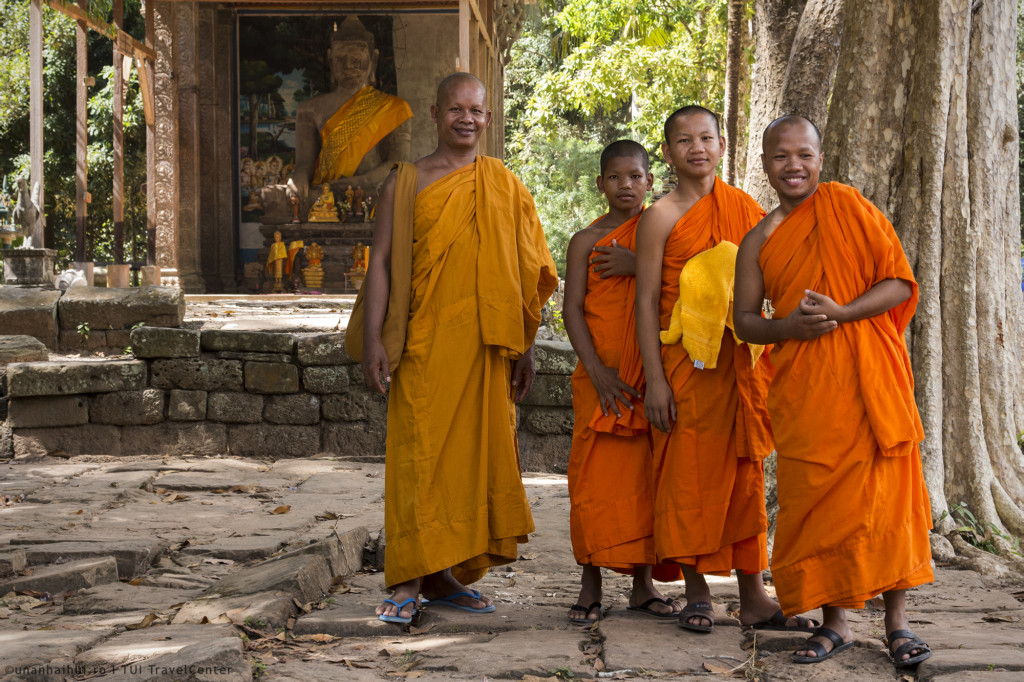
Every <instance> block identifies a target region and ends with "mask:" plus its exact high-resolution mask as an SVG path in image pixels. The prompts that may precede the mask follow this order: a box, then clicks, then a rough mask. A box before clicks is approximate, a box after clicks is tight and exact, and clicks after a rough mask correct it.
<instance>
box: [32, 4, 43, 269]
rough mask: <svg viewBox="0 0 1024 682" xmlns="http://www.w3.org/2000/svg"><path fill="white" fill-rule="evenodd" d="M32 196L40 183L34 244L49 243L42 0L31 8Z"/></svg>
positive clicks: (38, 247) (40, 245) (39, 247)
mask: <svg viewBox="0 0 1024 682" xmlns="http://www.w3.org/2000/svg"><path fill="white" fill-rule="evenodd" d="M28 51H29V86H28V88H29V89H28V109H29V180H28V189H29V192H30V195H29V196H32V197H33V198H36V196H37V195H36V194H35V191H36V190H35V188H36V185H38V186H39V194H38V199H39V210H40V212H42V214H43V220H41V221H40V222H38V223H37V226H38V227H39V228H40V229H35V230H33V231H32V235H31V237H32V246H33V248H36V249H41V248H43V247H44V246H45V244H44V241H45V240H44V238H43V230H42V229H41V228H42V225H43V222H44V221H45V219H46V208H45V207H46V199H45V193H44V192H43V6H42V3H41V2H40V0H32V4H31V6H30V7H29V30H28Z"/></svg>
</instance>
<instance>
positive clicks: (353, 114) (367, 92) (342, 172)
mask: <svg viewBox="0 0 1024 682" xmlns="http://www.w3.org/2000/svg"><path fill="white" fill-rule="evenodd" d="M410 118H412V109H410V108H409V105H408V103H406V101H405V100H404V99H401V98H400V97H395V96H394V95H388V94H386V93H383V92H381V91H380V90H377V89H375V88H373V87H371V86H369V85H367V86H366V87H364V88H363V89H362V90H360V91H359V92H357V93H356V94H354V95H352V97H350V98H349V100H348V101H347V102H345V103H344V104H343V105H341V108H340V109H338V110H337V111H336V112H334V115H333V116H331V118H329V119H328V120H327V123H325V124H324V127H323V128H321V129H320V145H321V147H320V156H319V157H318V158H317V160H316V170H315V171H314V172H313V184H314V185H317V184H320V183H322V182H331V181H332V180H337V179H338V178H346V177H351V176H353V175H355V174H356V170H357V169H358V168H359V162H360V161H362V160H363V157H364V156H366V152H368V151H370V150H371V149H373V148H374V147H375V146H377V143H378V142H380V141H381V140H383V139H384V138H385V137H386V136H387V135H389V134H390V133H391V132H392V131H393V130H394V129H395V128H397V127H398V126H400V125H402V123H404V122H405V121H407V120H408V119H410Z"/></svg>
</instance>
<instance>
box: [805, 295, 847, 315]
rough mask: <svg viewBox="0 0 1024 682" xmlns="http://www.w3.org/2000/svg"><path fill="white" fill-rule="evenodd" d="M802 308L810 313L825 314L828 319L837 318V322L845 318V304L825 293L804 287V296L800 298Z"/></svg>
mask: <svg viewBox="0 0 1024 682" xmlns="http://www.w3.org/2000/svg"><path fill="white" fill-rule="evenodd" d="M800 308H801V309H802V310H803V311H804V312H805V313H807V314H808V315H819V314H820V315H825V316H826V317H828V319H830V320H835V321H836V322H842V321H843V320H844V317H843V313H844V309H843V306H841V305H839V304H838V303H836V302H835V301H834V300H832V299H831V298H829V297H828V296H826V295H825V294H819V293H818V292H817V291H811V290H810V289H804V297H803V298H802V299H801V300H800Z"/></svg>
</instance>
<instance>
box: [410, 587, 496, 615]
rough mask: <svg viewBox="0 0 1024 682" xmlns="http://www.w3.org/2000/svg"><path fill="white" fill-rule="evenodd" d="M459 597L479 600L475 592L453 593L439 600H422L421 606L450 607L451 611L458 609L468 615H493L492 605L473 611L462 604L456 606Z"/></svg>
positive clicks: (473, 609)
mask: <svg viewBox="0 0 1024 682" xmlns="http://www.w3.org/2000/svg"><path fill="white" fill-rule="evenodd" d="M459 597H469V598H470V599H479V598H480V593H479V592H477V591H476V590H471V591H469V592H454V593H452V594H449V595H448V596H447V597H441V598H440V599H424V600H423V606H424V607H427V606H432V605H434V604H436V605H437V606H450V607H452V608H453V609H459V610H461V611H469V612H470V613H494V604H490V605H488V606H485V607H483V608H482V609H475V608H473V607H472V606H464V605H462V604H456V603H455V600H456V599H458V598H459Z"/></svg>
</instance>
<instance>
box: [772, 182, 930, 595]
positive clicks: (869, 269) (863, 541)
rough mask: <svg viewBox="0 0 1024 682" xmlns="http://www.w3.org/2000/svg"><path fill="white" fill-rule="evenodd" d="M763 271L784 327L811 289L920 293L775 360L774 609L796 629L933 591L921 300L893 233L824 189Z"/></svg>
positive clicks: (839, 297) (848, 196)
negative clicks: (836, 611)
mask: <svg viewBox="0 0 1024 682" xmlns="http://www.w3.org/2000/svg"><path fill="white" fill-rule="evenodd" d="M759 260H760V265H761V270H762V272H763V274H764V282H765V292H766V296H768V298H769V299H770V300H771V301H772V304H773V306H774V307H775V316H776V317H779V318H782V317H785V316H786V315H788V314H789V313H790V312H792V311H793V309H794V308H795V307H796V306H797V305H799V302H800V299H801V298H802V297H803V296H804V290H805V289H810V290H812V291H816V292H818V293H821V294H825V295H827V296H830V297H831V298H832V299H834V300H835V301H836V302H837V303H838V304H840V305H845V304H847V303H849V302H850V301H853V300H854V299H856V298H857V297H859V296H861V295H862V294H864V293H865V292H866V291H867V290H868V289H870V288H871V287H873V286H874V285H876V284H878V283H879V282H881V281H883V280H886V279H900V280H904V281H906V282H907V283H909V284H910V285H911V286H912V288H913V294H912V295H911V297H910V298H909V299H908V300H907V301H905V302H904V303H901V304H900V305H898V306H896V307H895V308H893V309H892V310H889V311H887V312H885V313H882V314H880V315H876V316H874V317H870V318H866V319H863V320H858V321H856V322H850V323H845V324H840V325H839V326H838V327H837V328H836V330H835V331H833V332H830V333H828V334H825V335H823V336H821V337H818V338H817V339H812V340H809V341H800V340H795V339H787V340H785V341H783V342H781V343H778V344H776V345H775V346H774V348H773V350H772V355H771V360H772V364H773V365H774V367H775V370H776V372H775V376H774V378H773V380H772V384H771V387H770V390H769V396H768V409H769V413H770V414H771V418H772V426H773V429H774V432H775V441H776V444H777V447H778V457H779V461H778V472H777V480H778V494H779V516H778V522H777V524H778V525H777V530H776V535H775V546H774V551H773V555H772V575H773V576H774V578H775V584H776V590H777V594H778V599H779V603H780V604H781V605H782V608H783V610H784V611H785V612H786V613H787V614H790V615H792V614H796V613H802V612H804V611H807V610H810V609H813V608H817V607H819V606H822V605H831V606H840V607H846V608H860V607H863V605H864V602H865V601H867V600H868V599H871V598H872V597H874V596H876V595H878V594H879V593H881V592H884V591H887V590H891V589H906V588H909V587H913V586H915V585H920V584H922V583H925V582H929V581H931V580H932V569H931V548H930V545H929V541H928V529H929V528H931V510H930V506H929V502H928V492H927V489H926V488H925V484H924V479H923V476H922V474H921V457H920V452H919V449H918V444H919V442H920V441H921V440H922V439H923V437H924V433H923V429H922V426H921V419H920V417H919V415H918V412H917V406H916V403H915V402H914V379H913V375H912V373H911V369H910V358H909V356H908V354H907V349H906V344H905V342H904V340H903V332H904V330H905V329H906V327H907V324H908V323H909V322H910V318H911V317H912V316H913V314H914V310H915V308H916V307H917V298H918V292H917V283H916V282H915V281H914V275H913V272H912V271H911V269H910V265H909V264H908V263H907V259H906V256H905V255H904V253H903V248H902V246H901V245H900V243H899V239H898V238H897V237H896V233H895V231H894V230H893V228H892V225H891V224H890V223H889V221H888V220H887V219H886V218H885V216H884V215H882V213H881V212H880V211H879V210H878V209H877V208H875V206H873V205H872V204H871V202H869V201H868V200H867V199H865V198H864V197H863V196H861V194H860V193H859V192H858V191H857V190H855V189H853V188H852V187H848V186H846V185H842V184H839V183H836V182H831V183H822V184H820V185H818V189H817V191H816V192H815V193H814V194H813V195H812V196H811V197H809V198H808V199H806V200H805V201H804V202H803V203H801V204H800V205H799V206H797V207H796V208H795V209H794V210H793V211H792V212H790V214H789V215H788V216H786V218H785V219H784V220H783V221H782V222H781V223H780V224H779V225H778V227H776V228H775V230H774V231H773V232H772V234H771V235H769V237H768V239H767V240H765V243H764V245H763V246H762V248H761V253H760V259H759Z"/></svg>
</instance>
